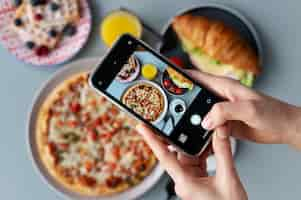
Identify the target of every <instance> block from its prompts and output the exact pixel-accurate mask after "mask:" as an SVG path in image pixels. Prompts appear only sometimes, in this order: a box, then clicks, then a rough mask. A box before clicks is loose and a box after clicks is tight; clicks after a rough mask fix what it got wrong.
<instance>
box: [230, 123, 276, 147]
mask: <svg viewBox="0 0 301 200" xmlns="http://www.w3.org/2000/svg"><path fill="white" fill-rule="evenodd" d="M229 125H230V129H231V135H232V136H233V137H235V138H238V139H242V140H250V141H253V142H256V143H264V144H275V143H279V135H278V134H272V133H270V132H268V131H262V130H257V129H253V128H250V127H249V126H248V125H246V124H245V123H243V122H240V121H231V123H229Z"/></svg>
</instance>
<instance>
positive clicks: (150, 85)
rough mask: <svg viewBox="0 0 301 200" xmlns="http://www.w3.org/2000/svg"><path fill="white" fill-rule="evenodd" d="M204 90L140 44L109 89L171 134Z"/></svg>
mask: <svg viewBox="0 0 301 200" xmlns="http://www.w3.org/2000/svg"><path fill="white" fill-rule="evenodd" d="M201 90H202V89H201V87H199V86H198V85H195V84H194V83H193V82H192V81H191V80H189V79H188V78H186V77H184V76H183V75H182V74H181V73H179V72H177V71H176V70H175V69H174V68H173V67H171V66H169V65H168V64H167V63H165V62H164V61H162V60H160V59H159V58H158V57H156V56H155V55H154V54H152V53H151V52H149V51H147V50H145V49H144V48H143V47H141V46H137V49H136V50H135V51H134V52H133V53H132V55H131V56H130V57H129V59H128V60H127V61H126V63H124V64H123V66H122V68H121V70H120V71H119V73H118V74H116V76H115V78H114V79H113V81H112V82H111V83H110V85H109V86H108V88H107V89H106V92H107V93H109V94H110V95H111V96H113V97H115V98H116V99H119V100H120V102H122V103H123V104H124V105H125V106H127V107H128V108H129V109H131V110H132V111H134V112H135V113H136V114H138V115H139V116H140V117H142V118H143V119H145V120H147V121H148V122H150V123H152V125H154V126H155V127H156V128H158V129H159V130H160V131H162V132H163V133H164V134H166V135H167V136H169V135H170V134H171V133H172V132H173V130H174V128H175V127H176V126H177V124H178V122H179V121H180V120H181V118H182V117H183V115H184V113H185V111H186V110H187V109H189V107H190V105H191V103H192V102H193V101H194V99H195V98H196V96H198V94H199V93H200V92H201ZM169 117H170V119H169ZM171 117H173V119H172V118H171Z"/></svg>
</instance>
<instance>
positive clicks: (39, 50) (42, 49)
mask: <svg viewBox="0 0 301 200" xmlns="http://www.w3.org/2000/svg"><path fill="white" fill-rule="evenodd" d="M35 53H36V55H37V56H47V55H48V54H49V48H48V47H46V46H40V47H38V48H37V49H36V52H35Z"/></svg>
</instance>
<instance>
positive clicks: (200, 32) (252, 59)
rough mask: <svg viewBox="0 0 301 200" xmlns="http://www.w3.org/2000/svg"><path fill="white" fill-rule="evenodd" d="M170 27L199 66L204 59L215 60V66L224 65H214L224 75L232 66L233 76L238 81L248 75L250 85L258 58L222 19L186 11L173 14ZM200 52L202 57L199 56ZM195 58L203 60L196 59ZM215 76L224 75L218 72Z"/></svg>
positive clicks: (255, 72) (258, 68)
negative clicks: (175, 15)
mask: <svg viewBox="0 0 301 200" xmlns="http://www.w3.org/2000/svg"><path fill="white" fill-rule="evenodd" d="M172 27H173V30H174V31H175V32H176V34H177V36H178V37H179V39H180V40H181V41H182V44H183V45H184V50H185V51H186V52H187V53H188V54H189V55H190V58H191V60H192V62H193V63H194V64H195V65H196V66H197V67H198V68H201V69H202V70H203V69H204V66H200V65H204V63H205V64H206V62H203V61H204V59H207V60H208V59H210V60H211V61H210V62H212V61H214V62H215V65H220V66H221V65H222V66H224V69H223V70H220V69H219V67H216V68H217V69H218V70H215V71H219V72H220V71H223V72H221V73H226V74H225V75H227V73H228V71H229V69H231V70H232V71H235V76H236V77H233V78H236V79H239V80H242V79H246V78H249V79H250V77H251V79H252V80H249V83H248V84H247V85H252V82H253V79H254V76H255V75H258V74H259V73H260V71H261V70H260V66H259V59H258V57H257V55H256V52H255V51H254V49H252V48H251V47H250V45H249V44H248V43H247V42H246V41H245V40H244V39H243V38H242V37H241V36H240V35H239V34H238V33H237V32H236V31H235V30H233V29H232V28H230V27H228V26H226V25H225V24H224V23H223V22H220V21H217V20H212V19H209V18H206V17H203V16H194V15H190V14H186V15H182V16H177V17H175V19H174V20H173V22H172ZM196 51H197V52H198V55H197V54H196V53H195V52H196ZM201 54H202V55H203V56H202V58H200V57H201V56H200V55H201ZM204 55H205V56H204ZM198 58H200V59H198ZM198 60H202V61H200V62H198ZM226 68H227V69H226ZM227 70H228V71H227ZM205 71H206V70H205ZM209 71H210V70H209ZM211 71H212V70H211ZM215 71H214V72H215ZM217 75H223V74H219V73H217ZM246 76H248V77H246Z"/></svg>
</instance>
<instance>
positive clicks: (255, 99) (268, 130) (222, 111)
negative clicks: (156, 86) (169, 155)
mask: <svg viewBox="0 0 301 200" xmlns="http://www.w3.org/2000/svg"><path fill="white" fill-rule="evenodd" d="M188 73H189V74H190V75H191V76H192V77H193V78H194V79H196V80H198V81H200V82H201V83H202V84H203V85H206V86H207V87H208V88H210V89H211V90H213V91H215V92H216V93H217V94H218V95H219V96H221V97H223V98H225V99H226V100H228V101H224V102H221V103H217V104H215V105H214V106H213V108H212V109H211V111H210V112H209V113H208V114H207V116H206V117H205V118H204V120H203V123H202V126H203V127H204V128H206V129H209V130H211V129H215V128H216V127H219V126H221V125H223V124H225V123H226V122H228V123H227V124H228V125H229V129H230V130H231V131H230V132H231V133H232V134H233V136H234V137H237V138H241V139H247V140H251V141H254V142H258V143H283V144H284V143H285V144H290V145H291V146H294V147H296V148H299V149H300V150H301V131H300V129H301V128H300V127H298V126H300V123H301V111H300V108H297V107H295V106H292V105H289V104H287V103H284V102H281V101H279V100H276V99H274V98H272V97H269V96H265V95H263V94H260V93H257V92H255V91H254V90H252V89H250V88H247V87H245V86H243V85H241V84H239V83H238V82H237V81H234V80H229V79H226V78H221V77H215V76H211V75H208V74H205V73H201V72H197V71H192V70H191V71H188ZM229 122H230V123H229Z"/></svg>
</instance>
